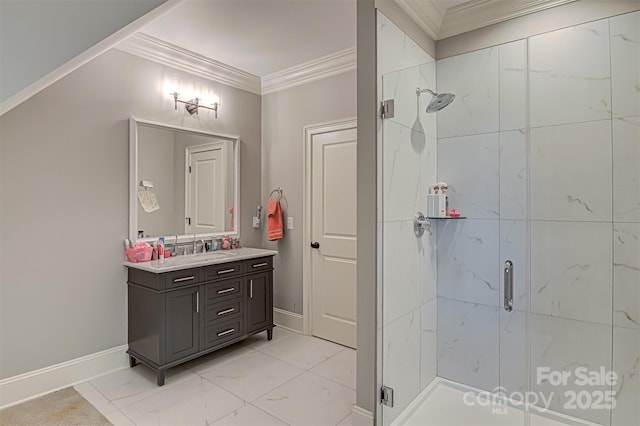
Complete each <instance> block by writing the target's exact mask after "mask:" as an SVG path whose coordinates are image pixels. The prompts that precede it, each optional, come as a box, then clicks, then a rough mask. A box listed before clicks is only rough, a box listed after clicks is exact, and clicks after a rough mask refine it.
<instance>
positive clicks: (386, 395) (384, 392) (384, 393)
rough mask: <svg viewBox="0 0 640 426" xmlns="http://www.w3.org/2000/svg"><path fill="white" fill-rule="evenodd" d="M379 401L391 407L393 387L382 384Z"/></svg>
mask: <svg viewBox="0 0 640 426" xmlns="http://www.w3.org/2000/svg"><path fill="white" fill-rule="evenodd" d="M380 403H381V404H382V405H386V406H387V407H393V388H390V387H389V386H384V385H383V386H382V388H380Z"/></svg>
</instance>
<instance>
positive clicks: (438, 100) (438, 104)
mask: <svg viewBox="0 0 640 426" xmlns="http://www.w3.org/2000/svg"><path fill="white" fill-rule="evenodd" d="M422 93H430V94H431V96H433V98H432V99H431V102H429V105H427V112H428V113H432V112H437V111H440V110H441V109H443V108H445V107H446V106H447V105H449V104H450V103H451V102H453V100H454V99H455V98H456V95H454V94H453V93H440V94H438V93H436V92H434V91H433V90H431V89H420V88H419V87H418V88H417V89H416V96H418V97H419V96H420V95H421V94H422Z"/></svg>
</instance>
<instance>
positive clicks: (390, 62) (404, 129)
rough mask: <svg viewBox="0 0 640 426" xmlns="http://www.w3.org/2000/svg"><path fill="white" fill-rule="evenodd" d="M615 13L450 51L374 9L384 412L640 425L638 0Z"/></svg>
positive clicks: (389, 417)
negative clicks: (439, 189) (385, 105)
mask: <svg viewBox="0 0 640 426" xmlns="http://www.w3.org/2000/svg"><path fill="white" fill-rule="evenodd" d="M579 3H582V2H579ZM584 3H585V4H586V3H587V2H584ZM602 16H604V18H603V19H599V20H596V21H593V22H586V23H585V22H576V25H574V26H569V27H566V28H559V27H558V28H553V30H552V31H549V32H546V33H540V32H538V30H536V31H534V30H533V29H531V31H528V29H527V28H525V27H523V28H522V31H520V32H519V33H518V37H521V38H520V39H506V38H505V39H500V44H496V45H488V44H487V45H483V46H482V47H483V48H481V49H476V48H475V47H474V48H473V49H472V48H470V47H469V48H466V46H464V42H463V41H460V42H459V43H457V44H456V46H457V50H454V51H451V50H446V49H442V50H440V52H438V55H440V56H442V57H441V58H439V59H438V60H435V59H434V58H433V57H431V56H430V55H429V54H427V52H426V51H424V50H422V49H421V48H420V47H419V46H418V44H417V43H415V42H413V41H412V39H411V38H410V37H409V36H408V35H405V34H404V33H402V31H401V30H400V29H399V28H398V27H397V26H395V25H394V24H393V22H391V20H388V19H387V18H386V17H385V16H384V15H382V14H381V13H379V15H378V55H377V58H378V75H379V81H378V84H379V86H378V87H379V88H380V95H379V99H378V100H379V101H383V100H384V101H391V100H393V102H394V108H395V110H394V115H393V116H391V115H387V116H384V117H382V118H380V122H379V124H380V132H379V135H380V136H379V141H378V142H379V150H378V152H379V153H380V154H379V155H380V157H379V159H378V161H379V163H378V164H379V166H378V176H379V180H378V200H379V209H378V212H379V213H378V238H377V241H378V253H379V254H378V264H377V265H378V267H379V271H378V284H379V287H378V288H379V290H378V294H379V298H378V312H379V316H378V328H377V331H378V335H377V339H378V340H377V341H378V342H379V347H378V359H379V360H380V361H379V365H378V368H379V370H378V372H379V374H378V376H377V378H378V382H377V384H378V385H379V389H380V394H381V398H380V400H381V402H380V405H378V407H377V410H376V415H378V414H379V416H380V423H379V424H378V425H379V426H389V425H391V426H394V425H403V426H408V425H420V426H434V425H438V426H444V425H446V426H463V425H464V426H476V425H481V424H484V425H492V426H498V425H505V426H506V425H508V426H517V425H521V426H523V425H527V426H540V425H562V424H574V425H578V424H579V425H585V424H589V425H593V424H597V425H605V426H623V425H640V410H639V409H638V401H640V361H639V360H640V298H639V294H640V287H638V283H639V282H640V143H639V141H640V93H639V92H638V91H637V87H639V86H638V85H640V49H638V46H640V11H635V12H632V13H626V14H621V15H617V16H606V15H602ZM523 25H525V24H523ZM487 31H493V30H492V29H487ZM527 31H528V32H527ZM525 35H526V36H525ZM461 40H462V39H461ZM487 40H492V42H493V41H495V42H496V43H497V42H498V41H497V40H496V39H495V38H490V37H489V38H487ZM487 43H488V42H487ZM439 45H440V43H439V44H438V46H439ZM443 45H445V46H452V45H447V44H443ZM474 46H478V45H477V44H474ZM478 47H479V46H478ZM474 49H475V50H474ZM450 53H451V54H450ZM453 53H455V54H453ZM416 88H417V89H416ZM424 93H428V94H429V95H430V96H423V94H424ZM453 94H455V95H456V96H454V95H453ZM456 97H457V99H456V100H455V101H453V100H454V98H456ZM452 101H453V102H452ZM416 104H417V105H416ZM425 109H426V113H425ZM416 141H417V142H419V143H416ZM437 182H446V183H447V184H448V185H449V187H448V188H449V191H448V202H449V210H451V209H456V211H457V212H460V213H461V217H452V216H446V215H445V217H430V218H424V219H423V220H422V221H423V226H421V227H420V230H421V231H422V230H424V232H419V233H418V234H419V235H417V234H416V233H415V232H414V217H415V215H416V212H419V211H425V209H426V206H427V201H428V198H429V197H428V195H429V189H430V188H432V187H433V185H434V184H436V183H437ZM587 376H588V377H592V378H593V379H592V380H590V381H587V380H585V379H584V377H587ZM559 377H562V378H564V379H563V380H558V378H559ZM607 378H610V379H607Z"/></svg>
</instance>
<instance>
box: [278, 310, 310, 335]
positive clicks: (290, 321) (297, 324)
mask: <svg viewBox="0 0 640 426" xmlns="http://www.w3.org/2000/svg"><path fill="white" fill-rule="evenodd" d="M273 323H274V324H275V325H277V326H280V327H282V328H286V329H289V330H293V331H295V332H296V333H304V327H303V320H302V315H300V314H296V313H295V312H289V311H285V310H284V309H279V308H273Z"/></svg>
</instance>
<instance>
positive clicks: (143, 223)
mask: <svg viewBox="0 0 640 426" xmlns="http://www.w3.org/2000/svg"><path fill="white" fill-rule="evenodd" d="M238 151H239V139H238V137H235V136H229V135H220V134H215V133H210V132H206V131H202V130H194V129H188V128H185V127H180V126H173V125H167V124H162V123H157V122H153V121H147V120H140V119H137V118H134V117H130V119H129V168H130V170H129V238H130V239H131V241H140V240H142V241H154V240H157V239H158V238H159V237H165V238H166V239H167V242H168V243H173V242H174V241H175V236H177V237H178V241H187V240H188V241H191V240H192V239H193V238H194V235H195V236H196V238H203V237H211V236H222V235H230V236H234V237H236V238H239V235H240V232H239V229H238V225H239V224H238V221H237V218H238V217H240V206H239V200H240V194H239V179H238V176H239V167H240V165H239V158H240V156H239V152H238Z"/></svg>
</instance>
